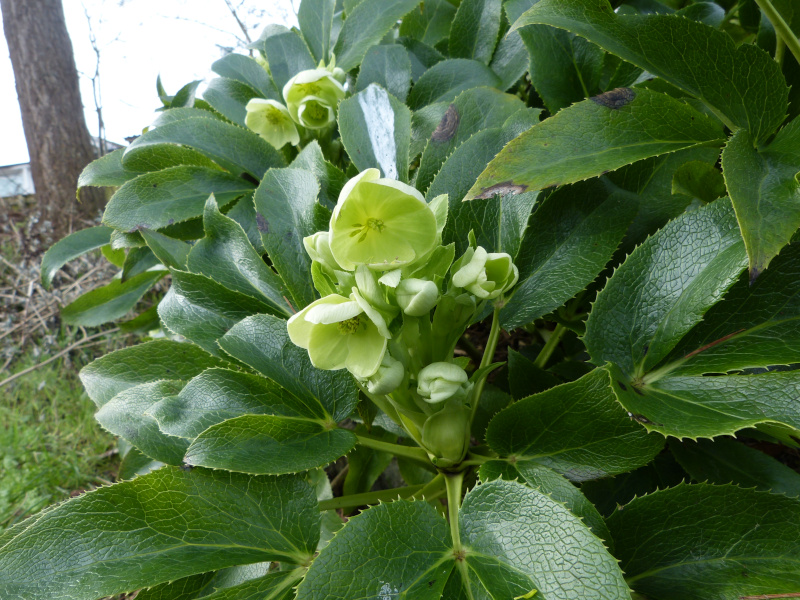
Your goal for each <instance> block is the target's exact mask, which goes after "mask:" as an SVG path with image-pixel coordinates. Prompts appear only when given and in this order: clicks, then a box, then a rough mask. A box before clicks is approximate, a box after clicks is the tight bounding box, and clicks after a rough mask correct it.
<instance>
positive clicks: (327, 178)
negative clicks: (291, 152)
mask: <svg viewBox="0 0 800 600" xmlns="http://www.w3.org/2000/svg"><path fill="white" fill-rule="evenodd" d="M291 167H292V168H293V169H305V170H306V171H311V172H312V173H314V176H315V177H316V178H317V183H319V202H320V204H322V205H323V206H325V207H327V208H330V209H331V210H333V208H334V207H335V206H336V202H337V200H338V199H339V192H341V191H342V188H343V187H344V184H345V183H347V176H346V175H345V174H344V173H343V172H342V171H341V170H340V169H339V168H338V167H335V166H334V165H332V164H331V163H329V162H328V161H326V160H325V157H324V156H323V155H322V149H321V148H320V146H319V142H317V141H316V140H314V141H312V142H311V143H309V144H306V147H305V148H303V149H302V150H301V151H300V154H298V155H297V158H295V159H294V160H293V161H292V164H291Z"/></svg>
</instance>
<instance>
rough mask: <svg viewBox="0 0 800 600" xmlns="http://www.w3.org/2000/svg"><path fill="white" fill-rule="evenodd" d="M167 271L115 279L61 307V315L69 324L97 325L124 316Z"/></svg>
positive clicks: (147, 272) (149, 272)
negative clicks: (123, 280)
mask: <svg viewBox="0 0 800 600" xmlns="http://www.w3.org/2000/svg"><path fill="white" fill-rule="evenodd" d="M166 274H167V271H164V270H161V271H146V272H144V273H141V274H139V275H137V276H136V277H131V278H130V279H128V280H127V281H126V282H125V283H122V282H121V281H120V280H119V279H114V280H112V281H111V283H109V284H108V285H104V286H103V287H100V288H97V289H94V290H91V291H89V292H86V293H85V294H83V295H82V296H80V297H79V298H78V299H77V300H73V301H72V302H70V303H69V304H67V305H66V306H65V307H64V308H63V309H61V318H62V319H63V320H64V322H65V323H69V324H70V325H83V326H84V327H96V326H97V325H102V324H103V323H108V322H109V321H114V320H115V319H119V318H121V317H124V316H125V315H126V314H127V313H128V311H129V310H131V309H132V308H133V307H134V306H135V305H136V303H137V302H138V301H139V300H140V299H141V297H142V296H144V294H145V292H147V290H149V289H150V288H151V287H153V286H154V285H155V284H156V282H157V281H158V280H159V279H161V278H162V277H164V276H165V275H166Z"/></svg>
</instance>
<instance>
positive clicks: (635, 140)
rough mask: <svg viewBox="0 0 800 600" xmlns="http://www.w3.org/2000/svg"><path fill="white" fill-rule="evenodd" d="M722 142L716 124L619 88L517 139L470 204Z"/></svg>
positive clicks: (657, 97) (665, 99) (674, 103)
mask: <svg viewBox="0 0 800 600" xmlns="http://www.w3.org/2000/svg"><path fill="white" fill-rule="evenodd" d="M722 139H724V138H723V134H722V131H721V129H720V127H719V125H718V123H716V122H715V120H714V119H712V118H711V117H709V116H707V115H703V114H701V113H699V112H697V111H696V110H694V109H693V108H691V107H690V106H688V105H686V104H684V103H683V102H681V101H679V100H676V99H675V98H671V97H670V96H667V95H665V94H660V93H657V92H651V91H650V90H645V89H635V90H634V89H630V88H620V89H618V90H614V91H612V92H606V93H605V94H602V95H600V96H596V97H594V98H592V99H590V100H584V101H583V102H579V103H577V104H573V105H572V106H570V107H569V108H565V109H564V110H562V111H561V112H559V113H558V114H557V115H555V116H554V117H551V118H549V119H545V120H544V121H542V122H541V123H539V124H538V125H536V126H534V127H533V128H531V129H529V130H528V131H527V132H525V133H523V134H522V135H520V136H519V137H517V138H516V139H515V140H513V141H512V142H511V143H509V144H508V145H507V146H506V147H505V148H503V151H502V152H500V154H499V155H498V156H497V157H496V158H495V159H494V160H492V162H490V163H489V166H488V167H487V168H486V170H485V171H484V172H483V173H482V174H481V176H480V177H479V178H478V181H477V182H476V183H475V185H474V186H473V188H472V189H471V190H470V191H469V193H468V194H467V199H468V200H471V199H472V198H484V197H488V196H491V195H493V194H496V193H500V192H508V191H517V192H522V191H525V190H539V189H542V188H546V187H549V186H553V185H564V184H566V183H575V182H576V181H581V180H582V179H587V178H589V177H594V176H597V175H601V174H603V173H605V172H606V171H609V170H614V169H618V168H620V167H623V166H625V165H627V164H630V163H632V162H635V161H637V160H641V159H643V158H648V157H650V156H656V155H659V154H666V153H668V152H675V151H677V150H682V149H684V148H692V147H695V146H700V145H704V144H718V143H719V142H721V141H722Z"/></svg>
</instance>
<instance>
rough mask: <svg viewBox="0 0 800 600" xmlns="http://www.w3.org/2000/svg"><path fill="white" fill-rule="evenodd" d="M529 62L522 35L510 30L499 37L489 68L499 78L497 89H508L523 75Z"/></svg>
mask: <svg viewBox="0 0 800 600" xmlns="http://www.w3.org/2000/svg"><path fill="white" fill-rule="evenodd" d="M529 64H530V60H529V59H528V50H527V49H526V48H525V44H524V43H523V42H522V37H520V34H519V32H518V31H512V32H511V33H508V34H506V35H504V36H503V37H501V38H500V41H499V42H498V43H497V49H496V50H495V51H494V56H492V62H490V63H489V68H490V69H491V70H492V71H494V72H495V73H496V74H497V76H498V77H499V78H500V85H498V86H497V87H498V89H501V90H508V89H509V88H510V87H512V86H513V85H514V84H515V83H517V81H519V80H520V78H521V77H522V76H523V75H525V72H526V71H527V70H528V66H529Z"/></svg>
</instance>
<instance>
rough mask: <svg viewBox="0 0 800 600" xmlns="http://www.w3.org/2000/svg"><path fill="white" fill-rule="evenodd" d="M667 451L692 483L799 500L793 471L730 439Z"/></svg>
mask: <svg viewBox="0 0 800 600" xmlns="http://www.w3.org/2000/svg"><path fill="white" fill-rule="evenodd" d="M669 449H670V450H671V451H672V454H673V455H674V456H675V458H676V459H677V460H678V462H679V463H680V464H681V466H682V467H683V468H684V469H686V472H687V473H689V475H691V476H692V479H694V480H695V481H706V482H708V483H720V484H723V483H735V484H736V485H738V486H739V487H743V488H756V489H757V490H762V491H766V492H774V493H776V494H785V495H786V496H793V497H798V496H800V474H798V473H797V471H795V470H794V469H790V468H789V467H787V466H786V465H784V464H782V463H780V462H778V461H777V460H775V459H774V458H772V457H771V456H769V455H767V454H764V453H763V452H759V451H758V450H756V449H755V448H752V447H750V446H746V445H745V444H743V443H741V442H737V441H735V440H733V439H730V438H717V439H715V440H714V441H713V442H712V441H710V440H699V441H697V442H691V441H683V442H680V443H679V442H675V441H670V443H669Z"/></svg>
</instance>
